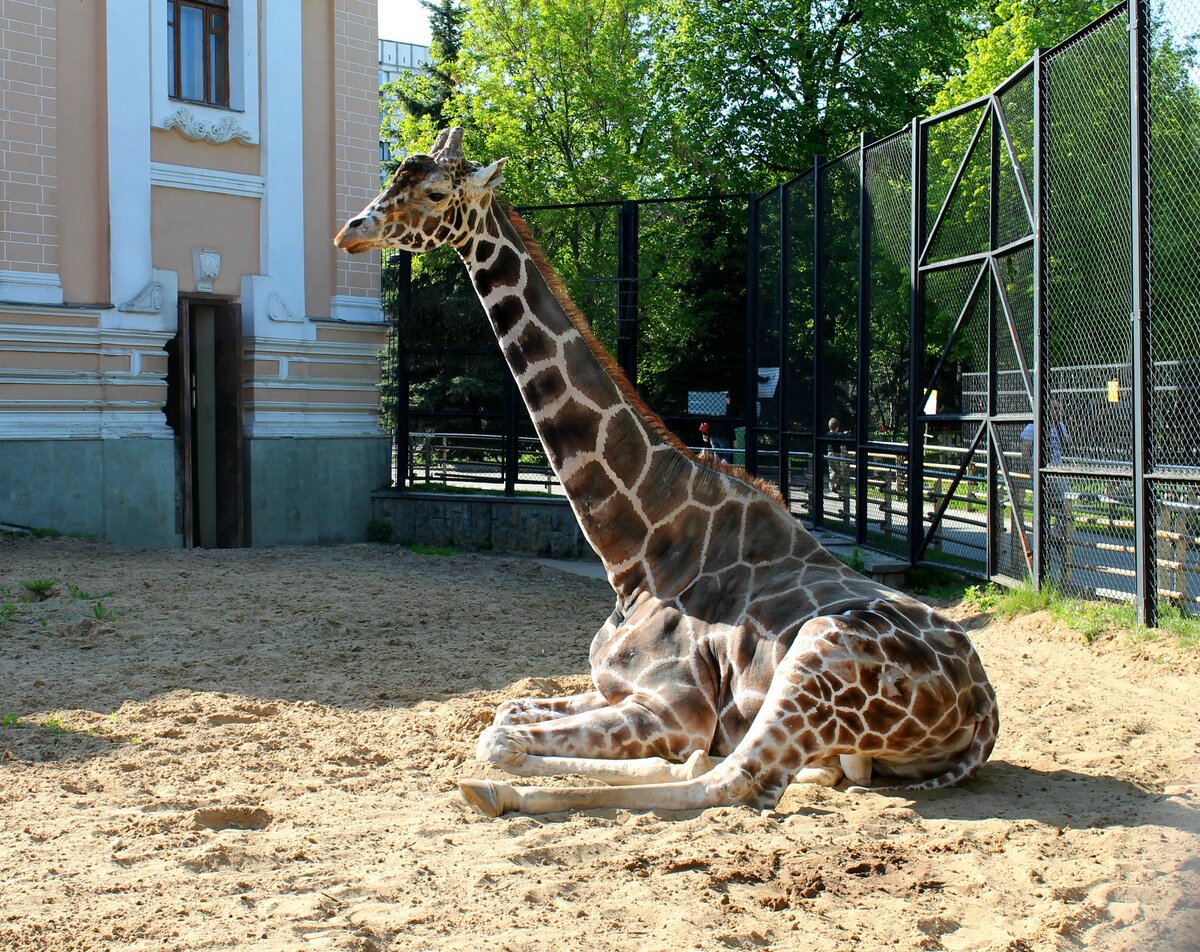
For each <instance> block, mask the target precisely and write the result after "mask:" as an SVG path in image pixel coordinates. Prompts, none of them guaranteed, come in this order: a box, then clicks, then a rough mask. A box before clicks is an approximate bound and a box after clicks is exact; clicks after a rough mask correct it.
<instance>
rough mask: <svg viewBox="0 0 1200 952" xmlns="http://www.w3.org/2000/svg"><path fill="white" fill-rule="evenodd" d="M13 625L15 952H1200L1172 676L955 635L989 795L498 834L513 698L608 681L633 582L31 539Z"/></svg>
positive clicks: (383, 560) (8, 544)
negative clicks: (610, 634) (981, 708)
mask: <svg viewBox="0 0 1200 952" xmlns="http://www.w3.org/2000/svg"><path fill="white" fill-rule="evenodd" d="M41 579H50V580H53V582H54V585H53V588H51V589H50V590H49V591H48V592H46V593H43V594H45V595H46V597H45V598H44V600H41V601H26V600H22V597H23V596H28V597H29V598H36V597H37V596H35V595H33V594H32V593H30V592H29V591H28V590H27V589H26V588H25V586H24V582H26V581H36V580H41ZM5 604H8V605H12V606H13V608H11V609H9V610H7V611H6V612H5V614H7V615H8V617H7V620H6V621H2V622H0V717H2V718H3V722H2V723H3V726H0V949H4V950H14V952H16V950H28V949H37V950H55V952H67V950H77V949H146V950H160V949H238V950H242V949H361V950H377V949H378V950H382V949H464V950H465V949H469V950H476V949H513V950H543V949H585V950H593V949H594V950H609V949H614V950H639V952H640V950H657V949H661V950H678V949H691V948H694V949H725V948H774V949H812V950H835V949H836V950H841V949H846V950H850V949H863V950H874V949H884V948H898V949H952V950H966V949H989V950H990V949H996V950H1012V952H1018V950H1044V949H1082V948H1088V949H1130V950H1133V949H1137V950H1172V952H1173V950H1194V949H1200V782H1198V781H1200V672H1197V670H1196V666H1195V665H1194V663H1191V662H1189V661H1187V660H1186V659H1185V660H1183V661H1180V660H1179V656H1177V655H1172V654H1171V653H1170V652H1161V651H1160V652H1158V655H1157V657H1156V658H1148V657H1145V656H1144V654H1142V655H1139V654H1138V653H1137V652H1136V651H1135V649H1133V648H1130V647H1128V646H1127V645H1123V644H1108V645H1105V646H1099V647H1096V646H1092V647H1089V646H1086V645H1084V644H1082V643H1081V642H1080V641H1079V639H1078V636H1076V635H1073V634H1072V633H1070V632H1068V631H1065V630H1063V629H1062V628H1061V627H1059V626H1057V625H1056V623H1054V622H1052V621H1050V620H1049V619H1048V618H1047V617H1045V616H1037V615H1034V616H1030V617H1026V618H1021V619H1018V620H1015V621H992V622H991V623H987V622H986V619H974V618H972V617H971V615H970V613H969V612H967V611H966V610H965V609H963V608H961V607H952V608H951V609H950V611H951V613H952V614H956V615H957V616H958V617H959V618H960V619H962V620H963V621H964V622H965V623H966V624H967V625H968V626H969V627H970V628H971V631H972V638H973V640H974V641H975V643H976V645H977V646H978V648H979V651H980V654H981V655H982V657H983V659H984V662H985V664H986V665H987V667H988V671H989V674H990V675H991V678H992V682H993V683H994V685H995V687H996V690H997V693H998V695H999V698H1000V702H1001V716H1002V718H1003V723H1002V731H1001V737H1000V741H999V743H998V745H997V747H996V750H995V753H994V754H993V757H992V760H991V762H990V764H989V765H988V766H987V767H985V768H984V769H983V770H982V771H981V772H980V773H979V774H978V775H977V777H976V778H975V779H973V780H971V781H969V782H968V783H966V784H964V785H962V786H960V787H957V788H952V789H949V790H946V791H941V792H938V793H935V794H926V795H921V796H919V797H914V798H912V799H909V798H906V797H904V796H897V795H895V794H887V795H885V794H869V793H868V794H858V795H853V794H849V793H845V792H842V791H839V790H824V789H814V788H802V789H797V788H791V789H790V790H789V791H788V793H787V794H786V795H785V797H784V800H783V801H782V803H781V804H780V806H779V809H778V810H777V811H776V812H771V813H759V812H758V811H755V810H751V809H748V808H721V809H710V810H705V811H702V812H693V813H684V814H666V813H664V814H653V813H637V812H629V811H623V810H611V811H595V812H589V813H583V814H576V815H567V814H555V815H551V816H547V817H527V816H513V817H506V818H503V819H500V820H486V819H483V818H482V817H479V816H476V815H475V814H473V813H472V812H470V810H469V809H467V807H466V806H465V805H464V804H463V803H462V802H461V801H460V799H459V797H458V795H457V793H456V790H455V780H457V779H458V778H461V777H467V776H493V777H500V776H501V774H500V773H499V772H498V771H496V772H494V771H493V770H492V769H491V768H487V767H483V766H481V765H478V764H476V763H475V762H474V760H473V750H474V744H475V739H476V737H477V735H478V733H479V731H480V730H481V729H482V728H483V727H484V726H485V725H486V724H487V723H488V722H489V721H490V719H491V716H492V712H493V710H494V709H495V707H496V705H497V704H499V703H500V702H501V701H502V700H504V699H505V698H510V697H515V696H520V695H528V694H566V693H574V692H577V691H580V690H583V689H584V688H585V687H586V684H587V678H586V673H587V649H588V644H589V641H590V639H591V636H592V633H593V631H594V630H595V629H596V628H597V627H599V625H600V623H601V622H602V621H603V620H604V618H605V617H606V616H607V614H608V612H609V611H610V609H611V593H610V591H609V589H608V587H607V585H606V584H605V583H604V582H603V581H602V580H598V579H593V578H586V577H581V576H578V575H575V574H569V573H566V572H562V571H558V570H555V569H551V568H547V567H545V566H542V565H539V564H538V563H536V562H533V561H528V560H517V559H510V558H500V557H489V556H472V555H459V556H452V557H438V556H431V555H418V554H415V553H412V552H409V551H406V550H403V549H399V548H393V547H386V546H365V545H364V546H345V547H335V548H307V549H259V550H241V551H224V552H213V551H201V550H195V551H188V552H180V551H175V552H164V551H138V550H128V549H118V548H113V547H110V546H106V545H103V544H99V543H93V542H83V541H78V540H65V539H62V540H44V539H32V538H28V537H25V538H14V537H11V536H10V537H0V609H2V608H3V606H4V605H5ZM0 617H3V616H2V615H0Z"/></svg>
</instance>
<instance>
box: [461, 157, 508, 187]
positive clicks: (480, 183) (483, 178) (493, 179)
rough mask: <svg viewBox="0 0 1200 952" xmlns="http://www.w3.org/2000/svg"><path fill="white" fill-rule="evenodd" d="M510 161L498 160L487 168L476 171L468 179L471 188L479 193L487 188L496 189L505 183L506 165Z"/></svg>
mask: <svg viewBox="0 0 1200 952" xmlns="http://www.w3.org/2000/svg"><path fill="white" fill-rule="evenodd" d="M507 161H508V159H497V160H496V161H495V162H493V163H492V164H491V165H489V166H487V167H486V168H482V169H476V170H475V171H474V172H472V173H471V174H470V175H469V176H468V177H467V181H469V182H470V183H471V187H472V188H475V189H477V190H479V191H483V190H484V189H485V188H495V187H496V186H497V185H499V184H500V183H502V182H503V181H504V163H506V162H507Z"/></svg>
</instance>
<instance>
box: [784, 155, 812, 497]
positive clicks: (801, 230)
mask: <svg viewBox="0 0 1200 952" xmlns="http://www.w3.org/2000/svg"><path fill="white" fill-rule="evenodd" d="M783 192H784V199H783V207H784V210H785V214H786V215H787V222H788V241H789V246H790V251H791V255H790V258H789V260H788V262H787V269H788V272H787V277H788V312H787V320H788V328H787V341H786V343H787V367H786V370H787V407H786V410H785V416H784V425H783V429H784V431H785V433H786V436H785V437H784V439H785V440H786V442H787V447H786V452H787V461H788V502H789V504H790V506H791V509H792V512H794V513H795V514H796V515H798V516H803V517H806V518H811V516H812V512H813V507H812V502H813V497H812V488H813V484H814V483H813V481H814V478H815V477H814V471H813V432H812V431H813V340H814V338H813V276H814V271H813V237H814V233H813V173H811V172H809V173H807V174H805V175H802V176H801V177H799V178H796V179H793V180H792V181H790V182H788V183H787V184H786V185H784V186H783Z"/></svg>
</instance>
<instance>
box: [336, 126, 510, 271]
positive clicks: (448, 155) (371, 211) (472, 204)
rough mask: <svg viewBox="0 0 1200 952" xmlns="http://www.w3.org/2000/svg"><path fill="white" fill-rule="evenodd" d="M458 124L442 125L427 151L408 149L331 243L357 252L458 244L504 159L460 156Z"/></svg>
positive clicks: (476, 217) (475, 217)
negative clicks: (488, 160)
mask: <svg viewBox="0 0 1200 952" xmlns="http://www.w3.org/2000/svg"><path fill="white" fill-rule="evenodd" d="M462 134H463V131H462V129H443V130H442V131H441V132H440V133H438V137H437V141H436V142H434V144H433V154H432V155H410V156H409V157H408V158H406V159H405V160H404V161H403V162H402V163H401V164H400V167H399V168H398V169H396V174H395V175H393V176H392V180H391V181H390V182H389V183H388V184H387V186H386V187H385V188H384V189H383V191H382V192H380V193H379V195H378V196H376V198H375V200H374V201H373V202H371V204H370V205H368V206H367V207H366V208H364V209H363V210H362V211H361V212H359V213H358V214H357V215H355V216H354V217H353V218H352V219H350V221H348V222H347V223H346V225H345V226H344V227H343V228H342V230H341V231H339V232H338V233H337V236H336V237H335V238H334V239H333V243H334V244H335V245H337V247H339V248H341V249H342V250H344V251H349V252H350V253H351V254H357V253H358V252H360V251H367V250H369V249H371V248H402V249H404V250H405V251H431V250H433V249H434V248H437V247H439V246H441V245H445V244H449V245H455V246H458V245H460V244H462V242H464V241H465V240H466V239H467V238H468V237H469V236H470V235H471V234H472V232H473V230H474V228H475V227H477V225H478V223H479V221H480V217H481V214H480V212H481V209H482V208H484V206H485V205H486V203H487V202H488V201H489V200H490V197H491V194H492V189H494V188H495V187H496V186H497V185H499V184H500V183H501V182H502V181H504V163H505V162H507V161H508V160H507V159H498V160H497V161H495V162H493V163H492V164H491V165H489V166H487V167H486V168H482V167H480V166H479V165H478V164H477V163H475V162H469V161H467V160H466V159H465V158H463V153H462Z"/></svg>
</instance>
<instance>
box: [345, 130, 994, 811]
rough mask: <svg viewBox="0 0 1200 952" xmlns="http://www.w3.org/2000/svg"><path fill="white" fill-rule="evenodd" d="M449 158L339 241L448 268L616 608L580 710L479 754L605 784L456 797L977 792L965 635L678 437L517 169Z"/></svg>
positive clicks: (663, 802) (597, 647)
mask: <svg viewBox="0 0 1200 952" xmlns="http://www.w3.org/2000/svg"><path fill="white" fill-rule="evenodd" d="M461 142H462V130H461V129H448V130H443V131H442V132H441V133H440V134H439V136H438V138H437V140H436V142H435V144H434V146H433V149H432V150H431V152H432V154H430V155H411V156H409V157H408V158H406V159H405V160H404V162H403V163H402V164H401V165H400V167H399V168H398V169H397V171H396V173H395V175H394V177H393V178H392V179H391V181H390V182H389V183H388V184H387V185H386V186H385V187H384V189H383V190H382V191H381V192H380V194H379V195H378V197H377V198H376V199H375V200H374V201H372V202H371V203H370V204H369V205H368V206H367V207H366V208H365V209H364V210H363V211H362V212H361V213H360V214H359V215H357V216H355V217H354V218H353V219H351V220H350V221H349V222H347V224H346V225H345V226H344V227H343V228H342V230H341V231H340V232H339V233H338V234H337V236H336V237H335V239H334V243H335V244H336V245H337V247H339V248H341V249H344V250H345V251H347V252H350V253H357V252H362V251H366V250H368V249H375V248H402V249H407V250H409V251H417V252H419V251H427V250H431V249H433V248H435V247H438V246H440V245H443V244H449V245H452V246H453V247H454V248H455V249H456V250H457V252H458V254H459V256H460V257H461V258H462V261H463V263H464V264H465V266H466V268H467V271H468V272H469V274H470V277H471V280H472V283H473V286H474V288H475V290H476V292H477V294H478V296H479V299H480V302H481V303H482V305H483V309H484V311H485V313H486V315H487V318H488V320H489V321H490V323H491V326H492V329H493V330H494V332H495V335H496V338H497V341H498V343H499V345H500V349H501V351H502V352H503V355H504V358H505V360H506V361H507V363H508V366H509V368H510V370H511V371H512V374H513V376H514V377H515V379H516V381H517V385H518V387H519V390H520V392H521V395H522V397H523V399H524V402H525V405H526V406H527V407H528V409H529V413H530V416H531V418H532V420H533V423H534V426H535V428H536V430H537V432H538V435H539V437H540V438H541V441H542V444H543V446H544V447H545V450H546V455H547V458H548V459H549V460H550V463H551V465H552V467H553V468H554V471H555V473H556V474H557V475H558V478H559V479H560V481H561V482H562V485H563V488H564V490H565V491H566V494H567V498H568V500H569V502H570V505H571V507H572V509H573V511H574V513H575V516H576V517H577V519H578V521H579V525H580V528H581V529H582V531H583V533H584V535H585V537H586V538H587V540H588V542H589V543H590V544H591V546H592V548H593V549H595V551H596V554H597V555H598V556H599V557H600V559H601V562H602V563H603V566H604V569H605V572H606V574H607V577H608V581H609V583H610V584H611V586H612V588H613V590H614V592H615V594H616V605H615V608H614V609H613V612H612V614H611V615H610V616H609V618H608V619H607V620H606V621H605V622H604V624H603V625H602V626H601V627H600V629H599V631H598V632H597V633H596V635H595V637H594V639H593V640H592V644H591V650H590V659H589V660H590V665H591V673H592V681H593V689H592V690H591V691H588V692H586V693H583V694H579V695H575V696H572V697H561V698H553V699H544V698H526V699H521V700H513V701H507V702H505V703H504V704H502V705H501V706H500V707H499V709H498V710H497V712H496V715H495V719H494V721H493V723H492V725H491V726H490V727H488V728H487V729H485V730H484V731H483V733H482V735H481V736H480V738H479V743H478V748H477V751H476V756H477V758H478V759H479V760H480V761H484V762H489V763H492V764H495V765H497V766H499V767H500V768H502V769H504V770H505V771H507V772H509V773H511V774H515V775H517V776H524V777H537V776H551V775H557V774H579V775H583V776H585V777H589V778H592V779H597V780H600V781H603V782H604V784H605V785H603V786H594V785H593V786H580V787H544V786H513V785H511V784H508V783H503V782H498V781H490V780H477V779H467V780H463V781H460V783H459V787H460V790H461V792H462V794H463V796H464V797H465V798H466V800H467V801H468V803H470V805H471V806H472V807H474V808H475V809H476V810H477V811H478V812H480V813H482V814H484V815H486V816H499V815H500V814H502V813H504V812H507V811H521V812H529V813H545V812H553V811H560V810H568V809H588V808H597V807H626V808H631V809H673V810H686V809H699V808H702V807H706V806H715V805H732V804H749V805H753V806H757V807H760V808H769V807H772V806H774V805H775V804H776V803H777V802H778V800H779V798H780V797H781V795H782V793H783V791H784V789H785V788H786V787H787V785H788V784H789V783H790V782H793V781H794V782H809V783H819V784H824V785H827V786H833V785H835V784H838V783H840V782H841V781H842V780H843V778H846V779H848V780H849V781H850V783H851V784H852V786H850V787H849V788H848V789H850V790H861V789H864V788H867V787H868V786H870V785H872V784H874V783H875V781H876V780H877V779H878V781H879V782H880V783H882V784H892V785H893V786H891V787H887V786H884V787H882V789H897V790H909V791H920V790H933V789H936V788H939V787H943V786H948V785H950V784H954V783H957V782H958V781H960V780H963V779H965V778H967V777H969V776H971V775H972V774H973V773H974V772H975V771H976V770H977V769H978V768H979V767H980V765H981V764H982V763H983V762H984V761H985V760H986V759H987V757H988V755H989V754H990V753H991V750H992V746H993V744H994V743H995V739H996V735H997V731H998V728H999V716H998V708H997V703H996V696H995V693H994V692H993V690H992V686H991V684H990V683H989V681H988V678H987V675H986V673H985V671H984V668H983V665H982V663H981V661H980V659H979V657H978V655H977V654H976V652H975V649H974V647H973V646H972V644H971V642H970V640H969V639H968V638H967V635H966V634H965V633H964V632H963V630H962V629H961V628H960V627H959V626H958V625H956V624H955V623H954V622H953V621H951V620H950V619H948V618H946V617H944V616H942V615H940V614H939V613H937V612H936V611H935V610H933V609H931V608H930V607H928V606H926V605H924V604H923V603H921V602H919V601H917V600H915V599H913V598H910V597H909V596H906V595H904V594H902V593H900V592H897V591H894V590H892V589H890V588H887V587H886V586H884V585H882V584H879V583H878V582H875V581H874V580H871V579H869V578H866V577H864V576H862V575H860V574H858V573H857V572H855V571H853V570H852V569H850V568H849V567H847V566H845V565H843V564H842V563H841V562H839V561H838V560H837V559H836V558H834V557H833V556H832V555H830V554H829V553H828V552H827V551H826V550H825V549H823V548H822V547H821V545H820V544H819V543H818V542H817V541H816V540H815V539H814V538H813V536H812V535H811V534H809V533H808V532H807V531H806V530H805V529H804V528H803V526H802V525H801V524H800V523H799V522H798V521H797V520H796V519H795V518H794V517H793V516H792V515H791V513H790V512H789V511H788V510H787V508H786V507H785V506H784V504H783V502H782V500H781V498H780V497H779V495H778V493H777V492H773V491H772V488H771V487H770V486H769V485H768V484H765V483H762V482H759V481H757V480H755V479H753V478H752V477H750V476H749V475H748V474H747V473H745V472H744V471H742V470H739V469H735V468H733V467H732V466H729V465H728V464H726V463H724V462H722V461H719V460H714V459H709V458H701V457H697V456H696V455H694V454H693V453H692V452H691V451H690V450H688V449H687V448H686V447H685V446H684V445H683V444H682V443H681V442H680V441H679V440H678V439H676V438H675V437H674V436H673V435H672V434H670V433H669V431H668V430H667V429H666V427H665V426H664V425H663V424H662V422H661V421H660V420H659V419H658V418H657V417H656V416H655V415H654V414H653V413H652V412H651V411H650V410H649V409H648V408H647V407H646V405H645V404H644V403H643V402H642V401H641V400H640V399H639V397H638V396H637V394H636V393H635V391H634V390H633V388H632V387H631V386H630V385H629V383H628V381H627V380H626V379H625V377H624V376H623V375H622V374H621V372H620V371H619V370H618V369H617V367H616V365H615V364H614V362H613V361H612V359H611V357H610V356H609V355H608V354H607V353H606V352H605V351H604V349H603V347H602V346H601V345H600V344H599V343H598V342H597V341H596V340H595V338H594V337H593V336H592V334H591V333H590V331H589V329H588V326H587V322H586V320H585V319H584V318H583V316H582V315H581V314H580V313H579V312H578V310H577V309H576V308H575V307H574V306H573V305H572V304H571V302H570V300H569V299H568V297H567V295H566V293H565V291H564V289H563V288H562V285H561V282H560V281H559V280H558V278H557V276H556V275H555V273H554V272H553V270H552V268H551V267H550V265H549V264H548V263H547V261H546V259H545V257H544V255H543V254H542V252H541V250H540V249H539V248H538V246H537V243H536V242H535V241H534V239H533V237H532V236H531V234H530V233H529V230H528V228H527V226H526V225H525V223H524V222H523V221H522V219H521V218H520V216H519V215H517V214H516V213H515V212H514V211H512V210H511V209H509V208H508V207H507V206H505V205H504V204H503V203H502V202H501V201H500V200H499V199H498V197H497V196H496V195H495V192H494V190H495V188H496V187H497V186H498V185H500V184H501V182H502V181H503V170H504V165H505V162H506V161H507V160H506V159H500V160H498V161H496V162H493V163H492V164H491V165H488V166H485V167H481V166H480V165H478V164H476V163H474V162H471V161H468V160H466V159H465V158H464V156H463V152H462V144H461ZM874 788H875V789H880V787H879V786H875V787H874Z"/></svg>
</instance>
